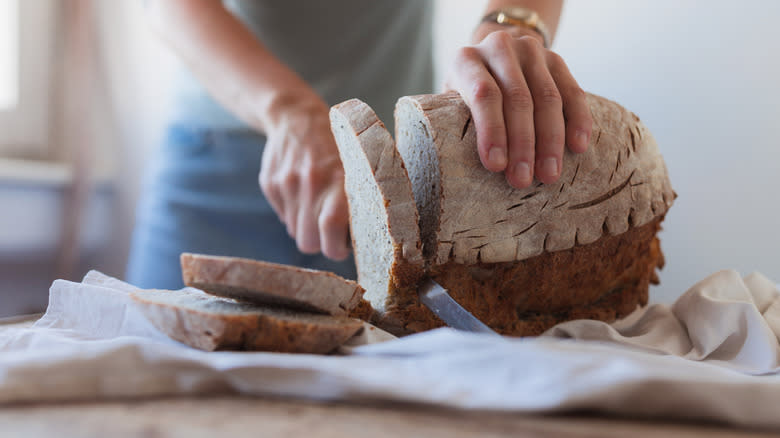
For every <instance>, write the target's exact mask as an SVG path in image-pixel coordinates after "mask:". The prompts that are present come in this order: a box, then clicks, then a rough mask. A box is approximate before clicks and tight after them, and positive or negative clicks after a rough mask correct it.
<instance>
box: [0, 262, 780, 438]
mask: <svg viewBox="0 0 780 438" xmlns="http://www.w3.org/2000/svg"><path fill="white" fill-rule="evenodd" d="M134 289H135V288H134V287H133V286H131V285H128V284H126V283H123V282H121V281H119V280H116V279H113V278H110V277H107V276H105V275H102V274H100V273H97V272H91V273H90V274H88V275H87V277H85V279H84V281H83V282H82V283H72V282H66V281H62V280H58V281H55V282H54V284H53V285H52V288H51V291H50V302H49V308H48V310H47V312H46V314H45V315H44V316H43V317H42V318H41V319H40V320H39V321H38V322H37V323H36V324H35V325H33V326H32V327H29V328H13V327H7V328H4V329H0V402H18V401H38V400H72V399H87V398H88V399H95V398H100V397H112V398H114V397H140V396H150V395H172V394H196V393H197V394H202V393H210V392H214V391H226V390H229V391H235V392H238V393H244V394H257V395H259V394H273V395H285V396H296V397H305V398H314V399H326V400H352V401H355V400H367V399H368V400H377V401H405V402H417V403H426V404H432V405H437V406H447V407H454V408H461V409H493V410H502V411H515V412H562V411H569V410H589V411H598V412H603V413H608V414H618V415H632V416H643V417H659V416H660V417H664V418H674V419H707V420H716V421H723V422H728V423H732V424H737V425H743V426H751V427H768V428H778V429H780V416H778V415H777V412H778V410H777V406H780V343H779V341H778V336H779V334H780V292H779V291H778V288H777V287H776V286H775V284H774V283H773V282H772V281H770V280H769V279H767V278H766V277H764V276H762V275H761V274H751V275H749V276H747V277H745V278H744V279H743V278H741V277H740V275H739V274H738V273H736V272H734V271H721V272H718V273H715V274H713V275H712V276H710V277H708V278H706V279H704V280H702V281H701V282H699V283H697V284H696V285H694V286H693V287H692V288H691V289H690V290H688V291H687V292H686V293H685V294H683V295H682V296H681V297H680V298H679V299H678V300H677V301H676V302H675V303H674V305H672V306H671V307H670V306H665V305H652V306H648V307H646V308H644V309H639V310H637V311H636V312H634V313H633V314H631V315H630V316H629V317H627V318H625V319H623V320H621V321H617V322H615V323H614V324H611V325H609V324H605V323H602V322H598V321H584V320H583V321H570V322H567V323H564V324H561V325H558V326H556V327H554V328H552V329H550V330H549V331H548V332H547V333H545V334H544V335H543V336H541V337H539V338H522V339H518V338H514V339H513V338H500V337H493V336H484V335H479V334H473V333H463V332H456V331H454V330H450V329H439V330H434V331H431V332H426V333H421V334H417V335H413V336H409V337H406V338H403V339H390V340H387V338H384V339H362V340H358V341H357V342H355V343H353V344H358V345H357V346H356V345H352V346H350V347H349V348H348V349H345V350H344V351H343V353H345V354H346V355H342V356H309V355H288V354H275V353H247V352H211V353H207V352H202V351H199V350H194V349H191V348H189V347H186V346H184V345H182V344H179V343H178V342H175V341H172V340H170V339H168V338H167V337H166V336H165V335H164V334H162V333H160V332H159V331H157V330H156V329H155V328H154V327H153V326H152V325H151V324H149V323H148V322H147V321H146V320H145V318H144V317H143V315H142V314H141V313H140V311H139V310H138V309H136V308H135V307H134V305H133V304H132V302H131V301H130V300H129V299H128V294H129V292H130V291H132V290H134ZM380 341H384V342H380ZM361 345H362V346H361Z"/></svg>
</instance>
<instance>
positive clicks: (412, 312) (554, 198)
mask: <svg viewBox="0 0 780 438" xmlns="http://www.w3.org/2000/svg"><path fill="white" fill-rule="evenodd" d="M347 103H348V104H349V105H346V104H342V105H340V106H337V107H336V108H335V109H334V110H335V111H336V112H337V113H338V114H339V116H340V118H339V119H334V118H333V117H332V123H334V125H333V129H334V132H336V133H337V135H336V140H337V143H338V145H339V149H340V151H342V161H343V162H345V171H346V179H347V181H361V183H360V184H351V185H350V184H347V186H346V190H347V195H348V198H349V202H350V210H351V211H361V209H363V208H364V207H365V206H366V205H368V204H369V203H370V202H373V201H368V200H367V199H366V198H367V197H368V196H367V195H366V194H365V187H371V182H370V176H371V173H370V171H367V170H366V169H365V167H359V166H355V165H354V164H352V162H351V161H350V160H352V161H354V160H355V155H354V154H353V155H350V154H348V153H347V154H345V153H344V152H343V151H354V150H357V151H360V150H372V149H374V148H380V149H381V150H382V151H385V150H386V149H388V148H391V145H392V139H391V138H389V135H386V133H384V129H382V130H381V131H382V132H381V133H380V135H378V136H362V135H360V133H362V132H363V131H362V130H361V128H362V129H366V127H374V126H376V125H377V124H378V123H381V122H378V121H376V120H375V117H370V116H371V115H372V114H373V113H369V111H370V109H367V107H365V105H364V104H359V103H355V102H354V101H350V102H347ZM588 103H589V104H590V107H591V112H592V115H593V119H594V127H593V135H592V137H591V143H590V145H589V149H588V152H586V153H584V154H578V155H575V154H572V153H570V152H568V151H567V152H566V154H565V156H564V165H563V172H562V176H561V178H560V180H559V181H558V182H557V183H555V184H549V185H542V184H541V183H536V184H534V185H533V186H532V187H529V188H526V189H523V190H517V189H514V188H512V187H511V186H509V185H508V183H507V182H506V179H505V177H504V175H503V174H501V173H491V172H489V171H487V170H486V169H485V168H484V167H483V166H482V165H481V163H480V160H479V157H478V154H477V148H476V133H475V130H474V126H473V123H472V121H471V116H470V112H469V109H468V107H467V106H466V105H465V103H464V102H463V101H462V99H461V98H460V97H459V96H458V95H457V94H454V93H448V94H443V95H424V96H411V97H405V98H401V99H400V100H399V102H398V104H397V106H396V123H395V124H396V141H397V150H398V151H399V153H400V155H401V157H402V158H403V162H404V163H405V167H406V169H407V170H408V175H409V177H410V182H411V186H412V192H413V198H414V199H415V206H416V209H417V211H419V214H420V219H419V230H420V236H421V240H422V242H423V254H424V259H425V263H424V265H423V269H424V273H425V274H426V275H429V276H431V277H433V278H434V279H435V280H436V281H438V282H439V283H441V284H442V285H443V286H444V287H445V288H446V289H448V290H449V292H450V294H451V295H452V296H453V297H454V298H455V299H456V300H458V301H459V302H460V304H461V305H463V306H464V307H465V308H466V309H468V310H469V311H471V312H472V313H474V314H475V315H476V316H477V317H478V318H480V319H482V320H483V321H484V322H485V323H487V324H488V325H489V326H491V327H492V328H494V329H496V330H497V331H499V332H501V333H505V334H512V335H531V334H538V333H541V332H542V331H544V330H545V329H547V328H549V327H551V326H552V325H554V324H555V323H557V322H561V321H564V320H567V319H573V318H577V317H588V318H597V319H602V320H605V321H611V320H613V319H615V318H617V317H620V316H622V315H625V314H626V313H628V312H630V311H631V310H633V309H634V308H636V307H637V306H638V305H643V304H645V303H646V302H647V289H648V284H649V283H650V282H651V281H652V280H654V279H656V278H657V277H656V274H655V270H656V269H657V268H659V267H660V266H661V265H662V264H663V256H662V253H661V251H660V246H659V244H658V239H657V238H656V233H657V232H658V230H659V229H660V223H661V221H662V220H663V217H664V215H665V213H666V211H667V210H668V208H669V207H670V206H671V204H672V202H673V200H674V198H675V197H676V195H675V193H674V192H673V191H672V189H671V184H670V182H669V179H668V175H667V171H666V166H665V164H664V162H663V159H662V157H661V155H660V153H659V151H658V147H657V145H656V143H655V141H654V140H653V138H652V136H651V135H650V133H649V131H648V130H647V128H646V127H645V126H644V125H643V124H642V123H641V122H640V121H639V119H638V117H636V116H635V115H634V114H633V113H631V112H629V111H627V110H625V109H624V108H622V107H621V106H620V105H618V104H616V103H614V102H611V101H609V100H607V99H604V98H600V97H597V96H593V95H589V96H588ZM365 114H369V116H366V115H365ZM344 121H352V122H351V123H352V125H353V127H352V131H353V132H346V133H345V132H344V131H343V130H344V129H345V126H349V124H348V123H345V122H344ZM360 121H364V122H363V123H362V124H361V123H360ZM380 126H381V125H380ZM340 132H341V135H339V133H340ZM347 134H349V135H347ZM377 138H379V139H380V140H377ZM356 142H357V144H356ZM383 153H384V155H385V156H394V153H393V152H383ZM394 159H395V158H394ZM364 161H366V160H364ZM369 162H370V161H369ZM399 178H400V176H399ZM375 192H376V190H373V191H372V193H375ZM374 204H378V202H374ZM354 216H355V214H354V213H353V218H352V233H353V239H354V240H355V241H356V242H360V241H365V242H373V241H376V238H375V237H371V236H369V237H366V235H367V234H370V233H372V232H374V230H375V229H376V228H380V229H383V227H384V224H385V223H388V222H390V221H392V220H393V219H394V213H393V212H391V211H389V210H388V211H387V212H386V213H384V214H383V213H382V211H381V210H378V209H377V208H376V206H374V207H372V214H370V215H366V216H364V217H362V218H361V220H359V221H356V220H355V217H354ZM386 234H388V235H392V234H393V233H392V232H390V233H386ZM383 235H384V234H383ZM355 251H356V257H357V258H358V260H361V259H362V260H376V259H380V258H381V257H386V256H387V254H389V253H388V252H386V249H385V248H384V247H383V246H381V245H356V247H355ZM366 253H367V254H366ZM399 257H403V254H399V253H395V252H394V253H393V259H392V260H390V261H384V262H383V265H382V266H386V265H400V264H402V263H404V260H402V259H399ZM374 266H377V265H374ZM382 275H386V277H384V278H383V277H382ZM364 279H365V277H363V278H359V280H360V283H361V285H363V287H365V288H366V296H371V301H372V303H374V306H375V307H377V308H379V309H381V310H382V313H383V319H382V320H380V323H382V322H384V323H385V325H384V328H387V329H388V330H390V331H393V332H394V333H396V334H404V333H409V332H414V331H419V330H424V329H429V328H433V327H436V326H440V325H442V323H441V321H439V320H438V319H437V318H436V317H435V316H434V315H433V313H432V312H430V311H429V310H428V309H427V308H425V307H424V306H422V305H421V304H420V302H419V300H418V298H417V294H416V290H415V287H412V286H410V285H409V284H407V283H403V282H400V281H398V279H396V278H394V277H393V271H392V270H388V269H380V270H377V271H376V272H375V273H374V275H373V276H372V277H371V281H370V282H369V281H365V282H364ZM401 283H403V287H400V288H399V287H396V286H395V285H398V284H401ZM386 285H390V288H389V289H388V288H387V287H386Z"/></svg>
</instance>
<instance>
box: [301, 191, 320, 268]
mask: <svg viewBox="0 0 780 438" xmlns="http://www.w3.org/2000/svg"><path fill="white" fill-rule="evenodd" d="M320 189H321V187H319V186H317V182H316V181H312V179H311V178H310V179H309V182H308V183H306V184H303V187H302V190H301V193H300V197H299V200H298V217H297V218H296V232H295V243H296V244H297V245H298V250H300V251H301V252H302V253H304V254H316V253H318V252H320V232H319V228H318V227H317V215H318V211H317V209H318V206H317V205H316V199H317V196H318V195H319V190H320Z"/></svg>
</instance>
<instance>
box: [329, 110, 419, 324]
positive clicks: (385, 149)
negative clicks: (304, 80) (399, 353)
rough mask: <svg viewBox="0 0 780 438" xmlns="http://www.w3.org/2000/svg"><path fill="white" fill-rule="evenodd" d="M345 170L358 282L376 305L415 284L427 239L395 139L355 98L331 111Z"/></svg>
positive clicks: (369, 299) (332, 124)
mask: <svg viewBox="0 0 780 438" xmlns="http://www.w3.org/2000/svg"><path fill="white" fill-rule="evenodd" d="M330 119H331V128H332V130H333V134H334V136H335V138H336V142H337V144H338V147H339V154H340V156H341V162H342V163H343V164H344V169H345V173H346V177H345V183H344V185H345V189H346V192H347V197H348V200H349V214H350V226H351V236H352V246H353V248H354V251H355V262H356V264H357V271H358V282H359V283H360V284H361V286H363V287H364V288H365V289H366V294H365V297H366V299H367V300H368V301H370V302H371V304H372V306H373V307H374V309H376V310H377V311H379V312H382V311H384V308H385V300H386V298H387V296H388V294H392V293H393V291H395V290H397V289H399V288H403V287H407V286H409V285H412V286H414V285H416V284H417V281H418V279H419V278H420V276H421V275H422V272H423V258H422V250H421V246H422V243H421V241H420V230H419V228H418V224H417V223H418V214H417V208H416V207H415V201H414V198H413V196H412V187H411V183H410V181H409V175H408V174H407V172H406V169H405V168H404V163H403V162H402V161H401V157H400V155H399V154H398V150H397V149H396V148H395V142H394V141H393V138H392V137H391V135H390V133H389V132H387V129H385V126H384V125H383V124H382V122H381V121H379V119H378V118H377V116H376V114H375V113H374V111H373V110H372V109H371V108H369V106H368V105H366V104H365V103H363V102H361V101H359V100H357V99H352V100H349V101H346V102H344V103H342V104H339V105H336V106H335V107H333V108H332V109H331V111H330Z"/></svg>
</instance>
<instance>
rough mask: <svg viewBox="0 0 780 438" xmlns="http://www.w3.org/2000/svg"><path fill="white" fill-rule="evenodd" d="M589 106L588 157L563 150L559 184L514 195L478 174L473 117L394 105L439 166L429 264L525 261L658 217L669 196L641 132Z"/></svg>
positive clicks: (450, 108) (594, 100) (414, 100)
mask: <svg viewBox="0 0 780 438" xmlns="http://www.w3.org/2000/svg"><path fill="white" fill-rule="evenodd" d="M587 101H588V104H589V105H590V108H591V113H592V116H593V120H594V124H593V133H592V136H591V141H590V144H589V146H588V151H587V152H586V153H583V154H574V153H571V152H570V151H568V150H566V152H565V154H564V157H563V169H562V173H561V177H560V179H559V181H558V182H557V183H555V184H548V185H542V184H541V183H535V184H533V185H532V186H531V187H528V188H525V189H520V190H518V189H514V188H513V187H511V186H509V184H507V182H506V179H505V177H504V175H503V173H491V172H489V171H487V170H486V169H484V167H483V166H482V164H481V162H480V160H479V156H478V154H477V147H476V131H475V129H474V124H473V123H472V121H471V113H470V111H469V109H468V107H467V106H466V104H465V103H464V102H463V100H462V99H461V98H460V97H459V96H458V95H457V94H453V93H448V94H442V95H421V96H410V97H404V98H401V99H400V100H399V103H398V106H397V108H396V111H413V112H416V113H417V114H416V117H417V118H418V119H419V123H423V124H425V126H426V130H427V132H428V133H429V135H430V137H431V138H432V140H433V141H432V143H433V144H434V147H435V148H436V153H437V155H438V160H439V167H440V175H441V181H440V184H439V187H440V189H439V197H440V209H439V217H438V218H437V220H436V224H437V227H436V230H435V231H434V232H435V233H436V236H435V238H434V239H432V240H433V241H434V242H435V245H436V247H435V249H434V251H432V252H433V254H434V258H433V260H431V264H433V265H443V264H445V263H448V262H450V261H454V262H456V263H460V264H466V265H471V264H475V263H480V262H481V263H497V262H510V261H515V260H524V259H526V258H529V257H535V256H538V255H540V254H542V253H543V252H550V251H560V250H564V249H568V248H572V247H573V246H575V245H577V244H587V243H591V242H595V241H596V240H598V239H599V238H601V237H602V236H603V235H617V234H621V233H624V232H626V231H627V230H628V229H629V228H631V227H639V226H642V225H644V224H647V223H649V222H650V221H652V220H653V219H655V218H657V217H659V216H662V215H664V214H665V213H666V211H667V210H668V209H669V207H670V206H671V205H672V202H673V201H674V199H675V197H676V194H675V193H674V191H673V190H672V188H671V183H670V181H669V177H668V173H667V170H666V165H665V163H664V161H663V158H662V157H661V155H660V152H659V151H658V146H657V145H656V143H655V140H654V139H653V136H652V135H651V134H650V132H649V130H648V129H647V128H646V127H645V126H644V124H643V123H642V122H641V121H640V120H639V118H638V117H637V116H636V115H635V114H633V113H631V112H630V111H628V110H626V109H625V108H623V107H621V106H620V105H618V104H617V103H615V102H612V101H610V100H608V99H605V98H603V97H599V96H595V95H592V94H588V96H587ZM396 118H398V116H396ZM401 150H403V148H401ZM404 159H407V157H404ZM424 240H425V239H424Z"/></svg>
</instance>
